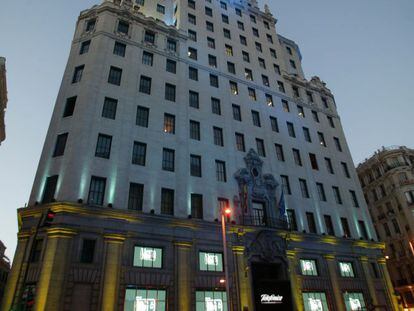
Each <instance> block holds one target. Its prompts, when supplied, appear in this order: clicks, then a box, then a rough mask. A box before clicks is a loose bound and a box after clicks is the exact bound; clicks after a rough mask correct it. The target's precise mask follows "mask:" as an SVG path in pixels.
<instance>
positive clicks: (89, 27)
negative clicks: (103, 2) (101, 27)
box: [85, 18, 96, 32]
mask: <svg viewBox="0 0 414 311" xmlns="http://www.w3.org/2000/svg"><path fill="white" fill-rule="evenodd" d="M95 25H96V19H95V18H94V19H90V20H88V21H87V22H86V28H85V31H86V32H89V31H92V30H95Z"/></svg>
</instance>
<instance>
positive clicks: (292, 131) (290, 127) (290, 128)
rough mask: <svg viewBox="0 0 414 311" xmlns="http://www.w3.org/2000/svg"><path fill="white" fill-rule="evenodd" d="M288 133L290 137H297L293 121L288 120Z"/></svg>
mask: <svg viewBox="0 0 414 311" xmlns="http://www.w3.org/2000/svg"><path fill="white" fill-rule="evenodd" d="M286 125H287V129H288V133H289V136H290V137H296V134H295V128H294V127H293V123H290V122H286Z"/></svg>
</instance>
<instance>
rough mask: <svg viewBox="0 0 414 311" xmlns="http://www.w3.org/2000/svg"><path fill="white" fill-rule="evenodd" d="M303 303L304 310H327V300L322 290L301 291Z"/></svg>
mask: <svg viewBox="0 0 414 311" xmlns="http://www.w3.org/2000/svg"><path fill="white" fill-rule="evenodd" d="M302 297H303V304H304V306H305V309H304V310H306V311H313V310H316V311H329V307H328V301H327V299H326V295H325V293H323V292H303V293H302Z"/></svg>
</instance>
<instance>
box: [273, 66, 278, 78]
mask: <svg viewBox="0 0 414 311" xmlns="http://www.w3.org/2000/svg"><path fill="white" fill-rule="evenodd" d="M273 69H274V70H275V73H276V74H278V75H279V76H280V67H279V65H276V64H273Z"/></svg>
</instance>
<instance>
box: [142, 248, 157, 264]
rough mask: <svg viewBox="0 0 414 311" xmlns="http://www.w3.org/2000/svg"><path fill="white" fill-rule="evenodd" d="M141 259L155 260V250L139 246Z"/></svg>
mask: <svg viewBox="0 0 414 311" xmlns="http://www.w3.org/2000/svg"><path fill="white" fill-rule="evenodd" d="M140 256H141V260H148V261H156V260H157V252H156V251H155V250H154V249H153V248H144V247H143V248H141V254H140Z"/></svg>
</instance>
